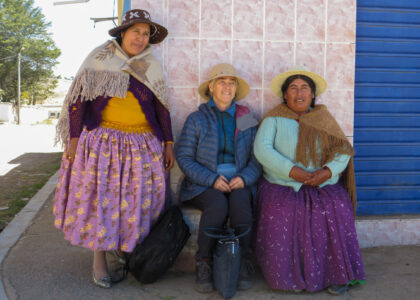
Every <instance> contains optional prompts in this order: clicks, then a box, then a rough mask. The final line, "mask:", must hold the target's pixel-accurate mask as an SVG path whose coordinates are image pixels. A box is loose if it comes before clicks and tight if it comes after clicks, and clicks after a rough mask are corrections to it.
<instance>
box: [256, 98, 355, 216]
mask: <svg viewBox="0 0 420 300" xmlns="http://www.w3.org/2000/svg"><path fill="white" fill-rule="evenodd" d="M267 117H283V118H288V119H293V120H297V121H298V122H299V136H298V142H297V145H296V161H297V162H300V163H302V164H303V165H304V166H306V167H307V166H308V165H309V163H310V162H312V163H313V164H314V166H315V167H317V168H321V167H322V166H324V165H325V164H326V163H328V162H330V161H332V160H333V159H334V156H335V154H337V153H338V154H347V155H350V156H351V158H350V161H349V163H348V165H347V168H346V169H345V170H344V171H343V173H342V174H341V175H342V177H343V183H344V186H345V188H346V190H347V192H348V194H349V196H350V198H351V200H352V203H353V208H354V211H356V204H357V199H356V183H355V178H354V164H353V155H354V150H353V147H352V146H351V144H350V142H349V141H348V140H347V137H346V136H345V135H344V133H343V131H342V130H341V128H340V126H339V125H338V123H337V121H336V120H335V119H334V117H333V116H332V115H331V114H330V112H329V111H328V109H327V107H326V106H325V105H315V107H314V108H313V109H312V110H311V111H309V112H308V113H306V114H303V115H301V116H299V115H297V114H296V113H295V112H294V111H292V110H291V109H290V108H289V107H288V106H287V105H286V104H284V103H282V104H280V105H278V106H276V107H275V108H273V109H272V110H270V111H269V112H268V113H267V114H266V115H265V116H264V118H263V119H265V118H267ZM317 143H318V148H319V149H320V150H321V151H317Z"/></svg>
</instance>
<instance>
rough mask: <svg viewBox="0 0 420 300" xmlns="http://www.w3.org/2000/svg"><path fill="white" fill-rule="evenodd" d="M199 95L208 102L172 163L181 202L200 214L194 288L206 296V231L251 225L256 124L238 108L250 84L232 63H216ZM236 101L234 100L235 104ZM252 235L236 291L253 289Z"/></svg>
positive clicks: (246, 240) (191, 119)
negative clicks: (179, 179)
mask: <svg viewBox="0 0 420 300" xmlns="http://www.w3.org/2000/svg"><path fill="white" fill-rule="evenodd" d="M198 91H199V93H200V95H201V96H202V97H203V98H204V99H206V100H208V102H207V103H205V104H202V105H200V107H199V109H198V111H195V112H193V113H191V114H190V115H189V116H188V118H187V120H186V121H185V124H184V127H183V130H182V133H181V136H180V137H179V139H178V142H177V144H176V159H177V161H178V165H179V167H180V168H181V170H182V172H183V173H184V174H185V177H184V179H183V181H182V185H181V191H180V200H181V201H183V202H184V201H188V202H190V203H191V204H192V205H193V206H195V207H197V208H198V209H200V210H201V211H202V215H201V220H200V226H199V233H198V251H197V253H196V285H195V287H196V289H197V290H198V291H199V292H210V291H212V290H213V285H212V267H211V257H212V251H213V248H214V240H213V239H212V238H210V237H208V236H206V235H205V233H204V232H203V230H204V229H205V228H207V227H213V228H214V227H215V228H222V227H223V225H224V224H225V222H226V219H227V217H229V218H230V224H231V226H232V227H235V226H237V225H243V224H246V225H248V226H252V199H253V191H255V184H256V182H257V180H258V178H259V177H260V175H261V167H260V166H259V164H258V162H257V161H256V159H255V157H254V155H253V150H252V149H253V142H254V137H255V134H256V131H257V125H258V121H257V120H256V119H255V118H254V117H253V116H252V115H251V113H250V111H249V109H248V108H247V107H245V106H242V105H239V104H236V101H239V100H241V99H243V98H244V97H245V96H246V95H247V94H248V93H249V85H248V83H247V82H246V81H245V80H244V79H242V78H240V77H239V76H238V75H237V71H236V69H235V68H234V67H233V66H232V65H230V64H226V63H223V64H218V65H216V66H215V67H213V69H212V70H211V71H210V74H209V78H208V80H207V81H205V82H203V83H202V84H201V85H200V86H199V88H198ZM233 100H235V101H233ZM250 241H251V235H250V234H247V235H245V236H244V237H242V238H241V239H240V245H241V248H242V250H243V252H242V253H243V255H242V261H241V269H240V274H239V280H238V289H241V290H245V289H249V288H250V287H251V286H252V272H251V270H252V267H251V265H250V259H249V258H250Z"/></svg>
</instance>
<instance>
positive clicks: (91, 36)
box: [34, 0, 118, 77]
mask: <svg viewBox="0 0 420 300" xmlns="http://www.w3.org/2000/svg"><path fill="white" fill-rule="evenodd" d="M59 1H64V0H35V1H34V7H40V8H41V9H42V13H43V14H44V16H45V20H46V21H48V22H51V26H50V27H49V29H48V31H49V32H50V33H52V38H53V40H54V42H55V44H56V46H57V47H58V48H59V49H60V50H61V55H60V57H59V58H58V61H59V64H58V65H57V66H56V68H55V70H54V73H55V74H56V75H61V76H62V77H71V76H75V75H76V72H77V70H78V69H79V67H80V65H81V64H82V62H83V60H84V59H85V57H86V56H87V55H88V54H89V52H90V51H91V50H92V49H94V48H95V47H97V46H99V45H100V44H102V43H104V42H105V41H107V40H109V39H110V38H111V37H110V36H109V35H108V30H109V29H111V28H113V27H115V25H114V23H113V22H112V21H104V22H98V23H96V24H95V25H94V22H93V21H92V20H90V18H104V17H112V16H117V14H118V1H117V0H90V1H89V2H87V3H77V4H66V5H53V3H54V2H59ZM66 1H68V0H66ZM114 3H115V8H114ZM115 22H116V21H115Z"/></svg>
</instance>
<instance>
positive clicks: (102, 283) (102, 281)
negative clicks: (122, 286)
mask: <svg viewBox="0 0 420 300" xmlns="http://www.w3.org/2000/svg"><path fill="white" fill-rule="evenodd" d="M92 277H93V283H95V284H96V285H97V286H99V287H101V288H104V289H109V288H111V286H112V279H111V276H109V275H107V276H105V277H103V278H99V279H97V278H96V277H95V273H94V272H92Z"/></svg>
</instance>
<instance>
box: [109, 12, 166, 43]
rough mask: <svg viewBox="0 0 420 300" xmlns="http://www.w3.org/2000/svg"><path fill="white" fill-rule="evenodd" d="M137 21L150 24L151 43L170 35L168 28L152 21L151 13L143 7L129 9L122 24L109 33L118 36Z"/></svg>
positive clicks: (160, 40) (158, 41)
mask: <svg viewBox="0 0 420 300" xmlns="http://www.w3.org/2000/svg"><path fill="white" fill-rule="evenodd" d="M136 23H145V24H149V25H150V39H149V43H150V44H158V43H160V42H162V41H163V40H164V39H165V38H166V36H167V35H168V30H167V29H166V28H165V27H163V26H162V25H159V24H158V23H155V22H152V18H151V17H150V14H149V13H148V12H147V11H146V10H143V9H132V10H128V11H127V12H126V13H125V15H124V17H123V19H122V22H121V25H120V26H117V27H115V28H113V29H111V30H110V31H109V35H110V36H113V37H118V36H119V35H120V34H121V31H122V30H124V29H127V28H128V27H130V26H131V25H134V24H136Z"/></svg>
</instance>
